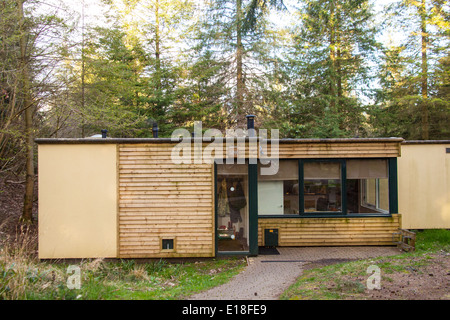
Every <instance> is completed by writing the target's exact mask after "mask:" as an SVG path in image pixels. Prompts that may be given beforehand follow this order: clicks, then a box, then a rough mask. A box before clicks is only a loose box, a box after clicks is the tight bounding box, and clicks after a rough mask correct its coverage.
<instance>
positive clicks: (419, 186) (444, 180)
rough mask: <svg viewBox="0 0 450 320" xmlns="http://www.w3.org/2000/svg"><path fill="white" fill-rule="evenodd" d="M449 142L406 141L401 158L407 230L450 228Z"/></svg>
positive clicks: (401, 191) (400, 192) (402, 203)
mask: <svg viewBox="0 0 450 320" xmlns="http://www.w3.org/2000/svg"><path fill="white" fill-rule="evenodd" d="M446 148H450V144H404V145H402V155H401V157H400V158H398V197H399V212H400V213H402V217H403V219H402V225H403V228H405V229H433V228H446V229H448V228H450V154H448V153H446Z"/></svg>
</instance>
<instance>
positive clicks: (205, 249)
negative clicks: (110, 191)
mask: <svg viewBox="0 0 450 320" xmlns="http://www.w3.org/2000/svg"><path fill="white" fill-rule="evenodd" d="M172 147H173V145H172V144H152V145H150V144H138V145H136V144H131V145H126V144H123V145H119V210H118V211H119V224H118V225H119V257H123V258H127V257H129V258H160V257H161V258H165V257H191V256H195V257H211V256H214V228H213V226H214V194H213V192H214V181H213V179H214V171H213V166H212V165H211V164H174V163H173V162H172V161H171V150H172ZM163 238H167V239H174V244H175V248H174V250H163V249H162V248H161V242H162V239H163Z"/></svg>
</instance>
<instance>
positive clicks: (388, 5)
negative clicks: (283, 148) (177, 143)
mask: <svg viewBox="0 0 450 320" xmlns="http://www.w3.org/2000/svg"><path fill="white" fill-rule="evenodd" d="M449 40H450V4H449V3H448V2H447V1H445V0H417V1H416V0H397V1H395V0H393V1H375V0H370V1H369V0H354V1H350V0H329V1H325V0H233V1H230V0H216V1H212V0H210V1H207V0H96V1H88V0H84V1H83V0H77V1H62V0H0V172H1V174H2V175H4V176H7V175H8V176H10V175H13V176H16V177H23V179H24V185H25V197H24V208H23V215H22V220H23V221H24V222H29V221H31V220H32V215H31V210H32V205H33V199H34V198H35V197H36V194H35V193H33V186H34V182H35V179H36V174H37V171H36V158H37V157H36V147H35V144H34V139H35V138H37V137H51V138H61V137H64V138H67V137H78V138H80V137H89V136H91V135H93V134H99V133H100V131H101V130H102V129H107V130H108V136H110V137H151V136H152V130H151V128H152V125H153V123H154V122H157V123H158V126H159V136H160V137H170V136H171V133H172V131H173V130H174V129H176V128H186V129H188V130H192V129H193V124H194V121H202V123H203V128H205V129H209V128H215V129H219V130H221V131H222V132H225V130H226V129H235V128H245V116H246V115H247V114H254V115H256V116H257V118H256V129H259V128H265V129H279V130H280V137H281V138H333V137H390V136H396V137H403V138H405V139H408V140H416V139H427V140H428V139H450V125H449V124H450V46H449V45H450V41H449ZM269 132H270V130H269Z"/></svg>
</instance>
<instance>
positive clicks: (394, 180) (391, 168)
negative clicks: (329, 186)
mask: <svg viewBox="0 0 450 320" xmlns="http://www.w3.org/2000/svg"><path fill="white" fill-rule="evenodd" d="M364 159H367V158H310V159H309V158H308V159H304V158H303V159H301V158H298V159H293V158H282V159H279V161H283V160H297V161H298V171H299V172H298V181H299V192H298V193H299V194H298V197H299V214H284V215H258V219H260V218H261V219H265V218H280V219H285V218H329V217H389V216H391V215H392V214H396V213H398V189H397V188H398V177H397V158H396V157H394V158H392V157H377V158H370V159H383V160H387V166H388V192H389V195H388V201H389V204H388V207H389V210H388V211H386V213H384V212H383V213H381V212H380V213H348V210H347V161H348V160H364ZM306 162H335V163H336V162H337V163H340V165H341V201H342V203H341V211H316V212H305V208H304V206H305V204H304V182H305V179H304V167H303V165H304V163H306ZM257 183H258V180H256V184H257ZM256 206H258V204H256Z"/></svg>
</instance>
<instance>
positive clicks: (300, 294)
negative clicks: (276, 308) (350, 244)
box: [281, 230, 450, 300]
mask: <svg viewBox="0 0 450 320" xmlns="http://www.w3.org/2000/svg"><path fill="white" fill-rule="evenodd" d="M437 252H450V230H424V231H420V232H416V251H414V252H411V253H402V254H399V255H396V256H391V257H380V258H372V259H366V260H360V261H352V262H346V263H340V264H334V265H329V266H326V267H323V268H317V269H311V270H305V272H303V274H302V276H301V277H300V278H299V279H298V280H297V282H296V283H295V284H293V285H292V286H290V287H289V288H288V289H287V290H286V291H285V292H284V293H283V295H282V296H281V299H282V300H342V299H356V298H361V297H363V295H362V294H363V293H364V291H365V290H366V281H367V279H368V277H369V276H370V275H369V274H368V273H367V268H368V267H369V266H371V265H376V266H378V267H379V268H380V270H382V273H381V281H382V282H383V281H386V282H392V281H393V280H392V278H391V277H392V276H391V277H390V275H392V274H394V273H396V272H403V273H409V272H418V271H420V268H421V267H423V266H426V265H427V264H429V263H430V262H431V260H432V257H431V255H432V254H433V253H437Z"/></svg>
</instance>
